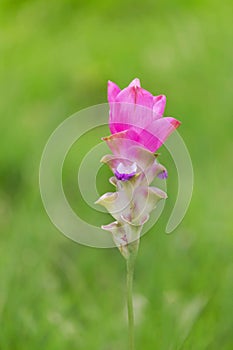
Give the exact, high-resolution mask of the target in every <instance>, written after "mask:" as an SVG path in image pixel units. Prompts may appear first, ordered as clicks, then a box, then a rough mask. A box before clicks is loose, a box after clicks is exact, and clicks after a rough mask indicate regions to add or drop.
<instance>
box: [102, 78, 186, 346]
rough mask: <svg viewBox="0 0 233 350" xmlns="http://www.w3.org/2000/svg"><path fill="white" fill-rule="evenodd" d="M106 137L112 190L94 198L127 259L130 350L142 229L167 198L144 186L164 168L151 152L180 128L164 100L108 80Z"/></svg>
mask: <svg viewBox="0 0 233 350" xmlns="http://www.w3.org/2000/svg"><path fill="white" fill-rule="evenodd" d="M108 101H109V105H110V113H109V128H110V131H111V135H110V136H107V137H103V140H104V141H105V142H106V143H107V145H108V147H109V149H110V150H111V151H112V154H108V155H105V156H104V157H103V158H102V160H101V162H103V163H105V164H107V165H108V166H109V168H110V169H111V170H112V173H113V176H112V177H111V178H110V180H109V181H110V183H111V184H112V185H113V186H114V187H115V189H116V190H115V192H108V193H105V194H104V195H103V196H101V197H100V198H99V199H98V200H97V202H96V203H97V204H100V205H102V206H104V207H105V208H106V209H107V210H108V212H109V213H110V214H111V215H112V216H113V218H114V219H115V221H114V222H112V223H111V224H108V225H103V226H102V228H103V229H104V230H107V231H109V232H111V234H112V237H113V240H114V242H115V244H116V246H117V247H118V248H119V250H120V252H121V254H122V255H123V256H124V258H125V259H126V261H127V271H128V274H127V285H128V316H129V328H130V332H129V334H130V349H133V308H132V278H133V266H134V261H135V258H136V255H137V251H138V246H139V240H140V234H141V231H142V227H143V225H144V224H145V223H146V222H147V220H148V219H149V217H150V213H151V211H152V210H153V209H154V208H156V206H157V204H158V202H159V201H160V200H163V199H166V198H167V194H166V193H165V192H164V191H162V190H160V189H159V188H157V187H154V186H150V185H151V183H152V181H153V180H154V179H155V177H159V178H160V179H166V178H167V170H166V168H165V167H164V166H163V165H161V164H160V163H159V162H158V159H157V158H158V155H157V154H155V152H156V151H157V149H158V148H159V147H160V146H161V145H162V144H163V143H164V142H165V141H166V139H167V138H168V136H169V135H170V134H171V133H172V132H173V131H174V130H175V129H176V128H177V127H178V126H179V125H180V122H179V121H178V120H176V119H175V118H172V117H163V113H164V109H165V105H166V97H165V96H164V95H158V96H153V95H152V94H151V93H150V92H148V91H146V90H144V89H143V88H141V85H140V81H139V79H134V80H133V81H132V82H131V83H130V84H129V86H128V87H126V88H125V89H123V90H120V88H119V87H118V86H117V85H116V84H115V83H113V82H111V81H109V82H108Z"/></svg>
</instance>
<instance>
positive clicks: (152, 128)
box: [134, 117, 181, 152]
mask: <svg viewBox="0 0 233 350" xmlns="http://www.w3.org/2000/svg"><path fill="white" fill-rule="evenodd" d="M180 124H181V123H180V122H179V121H178V120H176V119H175V118H171V117H167V118H160V119H157V120H155V121H154V122H153V123H151V124H150V125H148V127H147V128H145V129H143V130H142V129H141V130H140V129H138V128H137V129H136V128H134V131H135V132H136V133H138V140H137V142H139V143H141V144H142V145H143V146H144V147H145V148H147V149H148V150H150V151H151V152H155V151H156V150H157V149H158V148H159V147H160V146H162V144H163V143H164V142H165V141H166V139H167V138H168V136H169V135H170V134H171V133H172V132H173V131H174V130H175V129H176V128H178V127H179V126H180Z"/></svg>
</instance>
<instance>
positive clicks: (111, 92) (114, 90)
mask: <svg viewBox="0 0 233 350" xmlns="http://www.w3.org/2000/svg"><path fill="white" fill-rule="evenodd" d="M120 91H121V89H120V88H119V86H118V85H117V84H115V83H113V82H112V81H111V80H108V101H109V102H114V101H115V99H116V97H117V95H118V94H119V92H120Z"/></svg>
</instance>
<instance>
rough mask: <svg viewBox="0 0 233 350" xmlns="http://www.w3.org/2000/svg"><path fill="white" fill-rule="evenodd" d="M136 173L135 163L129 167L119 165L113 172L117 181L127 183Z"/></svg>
mask: <svg viewBox="0 0 233 350" xmlns="http://www.w3.org/2000/svg"><path fill="white" fill-rule="evenodd" d="M136 171H137V164H136V163H133V164H132V165H131V166H124V165H123V164H122V163H119V165H118V167H117V169H116V170H115V176H116V178H117V180H121V181H128V180H130V179H131V178H132V177H133V176H134V175H135V174H136Z"/></svg>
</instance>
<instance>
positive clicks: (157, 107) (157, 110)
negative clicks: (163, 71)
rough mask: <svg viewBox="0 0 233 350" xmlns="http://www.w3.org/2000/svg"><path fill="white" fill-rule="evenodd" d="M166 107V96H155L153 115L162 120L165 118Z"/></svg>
mask: <svg viewBox="0 0 233 350" xmlns="http://www.w3.org/2000/svg"><path fill="white" fill-rule="evenodd" d="M165 106H166V96H165V95H159V96H154V105H153V113H154V115H155V117H156V119H158V118H161V117H162V116H163V113H164V110H165Z"/></svg>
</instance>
